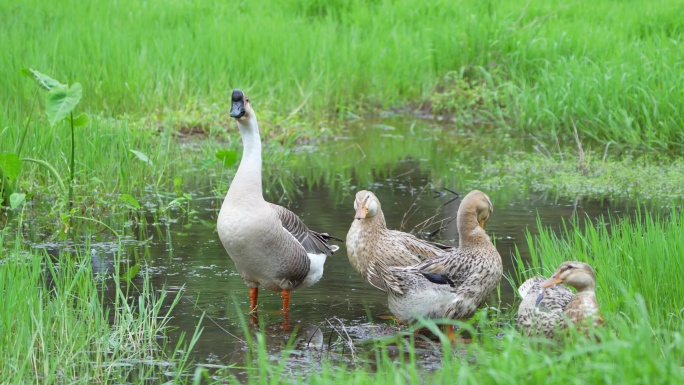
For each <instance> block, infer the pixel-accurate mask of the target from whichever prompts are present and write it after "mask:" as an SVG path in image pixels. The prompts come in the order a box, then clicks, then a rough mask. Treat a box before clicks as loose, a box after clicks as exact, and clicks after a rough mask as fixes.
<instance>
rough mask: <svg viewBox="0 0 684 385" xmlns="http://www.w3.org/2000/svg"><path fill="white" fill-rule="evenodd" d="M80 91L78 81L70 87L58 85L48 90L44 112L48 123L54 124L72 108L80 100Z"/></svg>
mask: <svg viewBox="0 0 684 385" xmlns="http://www.w3.org/2000/svg"><path fill="white" fill-rule="evenodd" d="M82 92H83V90H82V88H81V84H79V83H74V85H72V86H71V87H67V86H65V85H59V86H56V87H54V88H52V89H51V90H50V92H48V95H47V99H45V112H46V113H47V116H48V120H49V121H50V125H52V126H54V125H55V124H57V122H60V121H61V120H62V119H64V118H65V117H66V116H67V115H69V113H71V111H73V110H74V107H76V105H77V104H78V102H79V101H80V100H81V94H82Z"/></svg>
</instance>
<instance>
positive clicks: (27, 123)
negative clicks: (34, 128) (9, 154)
mask: <svg viewBox="0 0 684 385" xmlns="http://www.w3.org/2000/svg"><path fill="white" fill-rule="evenodd" d="M36 98H38V88H36V91H35V92H34V93H33V102H32V103H31V112H29V116H28V120H27V121H26V127H24V134H23V135H22V136H21V141H20V142H19V147H18V148H17V151H16V152H17V156H21V149H22V148H23V147H24V139H26V134H27V133H28V129H29V125H30V124H31V118H32V117H33V110H34V109H35V107H36Z"/></svg>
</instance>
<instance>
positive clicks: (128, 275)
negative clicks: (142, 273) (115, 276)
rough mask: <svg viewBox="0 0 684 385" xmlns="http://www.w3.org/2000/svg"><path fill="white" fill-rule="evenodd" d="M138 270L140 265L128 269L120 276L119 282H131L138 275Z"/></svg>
mask: <svg viewBox="0 0 684 385" xmlns="http://www.w3.org/2000/svg"><path fill="white" fill-rule="evenodd" d="M139 270H140V265H139V264H137V263H136V264H135V265H133V266H131V267H129V268H128V270H127V271H126V272H125V273H124V274H123V275H122V276H121V280H122V281H124V282H131V280H132V279H133V278H135V276H136V275H138V271H139Z"/></svg>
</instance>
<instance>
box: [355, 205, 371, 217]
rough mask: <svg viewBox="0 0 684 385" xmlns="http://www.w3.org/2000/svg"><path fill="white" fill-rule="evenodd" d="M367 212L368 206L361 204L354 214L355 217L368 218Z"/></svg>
mask: <svg viewBox="0 0 684 385" xmlns="http://www.w3.org/2000/svg"><path fill="white" fill-rule="evenodd" d="M366 213H368V210H366V207H364V206H361V207H359V209H358V210H356V214H355V215H354V219H358V220H361V219H366Z"/></svg>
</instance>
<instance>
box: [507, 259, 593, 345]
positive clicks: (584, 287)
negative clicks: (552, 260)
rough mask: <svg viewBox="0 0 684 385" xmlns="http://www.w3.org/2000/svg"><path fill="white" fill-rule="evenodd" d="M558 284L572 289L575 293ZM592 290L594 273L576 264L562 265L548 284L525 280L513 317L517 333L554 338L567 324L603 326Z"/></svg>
mask: <svg viewBox="0 0 684 385" xmlns="http://www.w3.org/2000/svg"><path fill="white" fill-rule="evenodd" d="M561 283H562V284H565V285H568V286H572V287H574V288H575V289H577V293H576V294H575V293H573V292H572V291H571V290H570V289H569V288H568V287H566V286H564V285H560V284H561ZM595 288H596V276H595V275H594V269H592V268H591V266H589V265H588V264H586V263H584V262H578V261H571V262H563V263H562V264H561V265H560V267H558V270H556V272H555V273H554V274H553V276H552V277H551V278H549V279H547V280H544V278H542V277H532V278H530V279H528V280H527V281H525V282H524V283H523V284H522V285H520V287H519V288H518V292H519V293H520V296H521V297H522V298H523V301H522V302H521V303H520V306H519V307H518V315H517V316H516V324H517V328H518V330H520V332H521V333H523V334H525V335H527V336H535V335H543V336H546V337H547V338H553V337H554V336H555V335H556V334H557V333H558V331H559V330H562V329H567V328H568V326H569V324H574V325H578V326H580V327H582V328H586V327H587V326H588V322H590V323H591V325H592V326H593V327H594V328H596V327H599V326H602V325H603V318H602V317H601V313H600V311H599V306H598V302H597V301H596V293H595Z"/></svg>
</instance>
